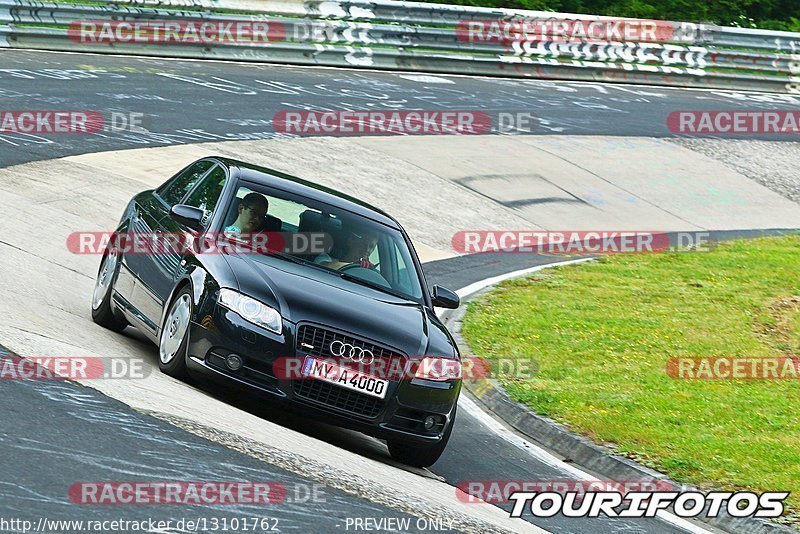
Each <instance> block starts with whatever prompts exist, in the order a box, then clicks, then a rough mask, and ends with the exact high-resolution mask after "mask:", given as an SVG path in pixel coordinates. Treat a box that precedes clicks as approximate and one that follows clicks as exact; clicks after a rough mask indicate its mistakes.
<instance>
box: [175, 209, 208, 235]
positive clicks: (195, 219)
mask: <svg viewBox="0 0 800 534" xmlns="http://www.w3.org/2000/svg"><path fill="white" fill-rule="evenodd" d="M169 216H170V217H171V218H172V219H173V220H175V221H178V222H179V223H181V224H183V225H184V226H187V227H189V228H191V229H192V230H197V231H198V232H199V231H201V230H202V229H203V222H202V221H203V217H204V216H205V212H204V211H203V210H201V209H200V208H195V207H194V206H187V205H186V204H176V205H174V206H172V209H171V210H170V211H169Z"/></svg>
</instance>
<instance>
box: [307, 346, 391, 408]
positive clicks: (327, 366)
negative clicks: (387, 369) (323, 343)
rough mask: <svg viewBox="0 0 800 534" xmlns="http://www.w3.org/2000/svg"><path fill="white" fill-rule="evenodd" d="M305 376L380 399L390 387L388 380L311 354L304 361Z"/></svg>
mask: <svg viewBox="0 0 800 534" xmlns="http://www.w3.org/2000/svg"><path fill="white" fill-rule="evenodd" d="M303 376H306V377H309V378H316V379H318V380H322V381H324V382H328V383H330V384H335V385H337V386H340V387H343V388H347V389H349V390H352V391H358V392H359V393H363V394H365V395H370V396H372V397H378V398H379V399H382V398H384V397H386V390H387V389H388V387H389V381H388V380H382V379H380V378H375V377H374V376H369V375H365V374H364V373H359V372H358V371H354V370H353V369H348V368H347V367H341V366H339V365H336V364H335V363H332V362H330V361H325V360H318V359H316V358H312V357H310V356H308V357H306V359H305V361H304V362H303Z"/></svg>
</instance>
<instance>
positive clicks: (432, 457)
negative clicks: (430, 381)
mask: <svg viewBox="0 0 800 534" xmlns="http://www.w3.org/2000/svg"><path fill="white" fill-rule="evenodd" d="M455 424H456V410H455V409H453V417H452V420H451V421H450V426H448V427H447V430H445V432H444V435H443V436H442V439H441V441H439V442H437V443H435V444H433V445H415V444H411V443H408V442H404V441H395V440H388V441H387V442H386V444H387V445H388V447H389V454H391V455H392V458H394V459H395V460H397V461H398V462H402V463H404V464H406V465H410V466H412V467H430V466H432V465H433V464H435V463H436V460H438V459H439V457H440V456H441V455H442V453H443V452H444V450H445V448H446V447H447V442H448V441H450V434H452V432H453V427H454V426H455Z"/></svg>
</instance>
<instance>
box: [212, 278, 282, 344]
mask: <svg viewBox="0 0 800 534" xmlns="http://www.w3.org/2000/svg"><path fill="white" fill-rule="evenodd" d="M217 302H218V303H219V304H220V305H221V306H225V307H226V308H228V309H229V310H231V311H234V312H236V313H238V314H239V315H241V316H242V319H244V320H245V321H248V322H250V323H253V324H254V325H257V326H260V327H262V328H266V329H267V330H269V331H271V332H275V333H276V334H280V333H281V331H282V330H283V320H282V318H281V314H280V313H279V312H278V310H276V309H275V308H273V307H272V306H267V305H266V304H264V303H263V302H259V301H257V300H256V299H254V298H252V297H248V296H247V295H242V294H241V293H239V292H238V291H234V290H233V289H220V290H219V298H218V299H217Z"/></svg>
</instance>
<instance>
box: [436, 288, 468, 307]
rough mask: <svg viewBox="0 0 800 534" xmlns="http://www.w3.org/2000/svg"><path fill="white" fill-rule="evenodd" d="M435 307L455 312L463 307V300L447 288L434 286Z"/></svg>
mask: <svg viewBox="0 0 800 534" xmlns="http://www.w3.org/2000/svg"><path fill="white" fill-rule="evenodd" d="M433 305H434V306H436V307H438V308H449V309H451V310H455V309H456V308H458V307H459V306H460V305H461V299H460V298H459V297H458V295H456V294H455V292H453V291H450V290H449V289H447V288H446V287H442V286H433Z"/></svg>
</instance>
